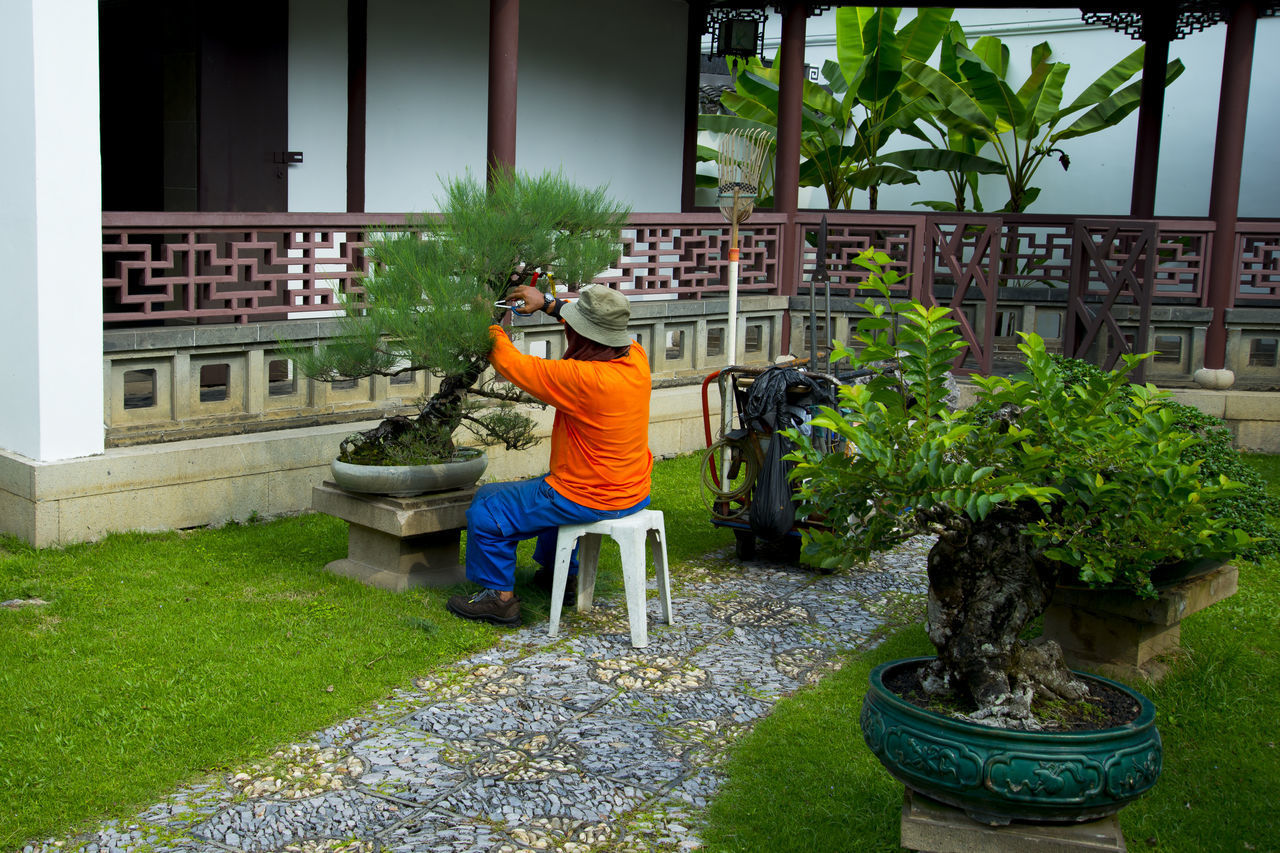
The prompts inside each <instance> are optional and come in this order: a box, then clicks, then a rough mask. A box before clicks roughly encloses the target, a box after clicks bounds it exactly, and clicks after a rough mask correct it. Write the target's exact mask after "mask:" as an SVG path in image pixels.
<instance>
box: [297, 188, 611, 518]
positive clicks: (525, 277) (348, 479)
mask: <svg viewBox="0 0 1280 853" xmlns="http://www.w3.org/2000/svg"><path fill="white" fill-rule="evenodd" d="M628 212H629V211H628V210H627V209H626V208H625V207H623V206H621V205H619V204H617V203H615V202H613V201H611V200H610V199H609V198H608V196H607V195H606V193H605V191H604V189H603V188H600V189H583V188H580V187H577V186H574V185H573V184H571V183H570V182H569V181H568V180H566V179H565V178H564V177H563V175H560V174H558V173H545V174H542V175H540V176H528V175H524V174H520V173H514V172H503V173H498V174H496V175H495V176H494V179H493V180H492V181H491V182H490V185H489V186H488V187H486V186H484V185H482V184H481V183H480V182H478V181H476V180H475V179H473V178H472V177H470V176H468V177H465V178H460V179H455V180H452V181H450V182H449V183H448V184H447V185H446V188H445V197H444V199H443V203H442V210H441V212H440V214H439V216H437V217H421V218H419V219H417V220H416V221H414V222H411V223H410V227H409V228H407V229H403V230H387V231H386V232H385V233H384V234H382V235H381V236H380V237H378V238H375V239H374V240H373V241H372V245H371V246H370V247H369V248H368V249H367V258H368V273H367V274H366V275H365V276H364V277H363V279H362V280H361V282H360V285H361V288H362V291H363V292H362V293H359V294H357V295H355V296H353V297H351V298H348V299H347V300H346V301H345V302H344V308H345V316H344V317H343V318H342V326H341V331H340V334H339V335H338V336H337V337H335V338H333V339H332V340H330V341H327V342H325V343H323V344H321V345H319V346H317V347H316V348H314V349H311V350H305V349H299V348H295V349H294V350H292V351H291V352H290V355H291V357H292V358H293V359H294V361H295V363H296V364H297V365H298V368H299V370H300V371H301V372H302V373H303V374H305V375H306V376H309V377H311V378H313V379H318V380H321V381H325V382H331V381H335V380H339V379H349V378H363V377H368V376H397V375H400V374H403V373H406V372H409V371H425V372H426V373H427V374H430V375H431V376H434V377H436V378H437V380H438V383H437V385H436V389H435V391H434V392H433V393H432V394H431V395H430V396H428V397H426V398H425V399H423V400H421V401H420V402H419V403H418V405H417V409H418V412H417V414H416V415H413V416H403V415H396V416H393V417H389V418H386V419H384V420H383V421H382V422H381V423H379V424H378V425H377V426H376V427H374V428H372V429H369V430H366V431H364V432H361V433H358V434H356V435H353V436H351V437H350V438H348V439H346V440H345V441H343V442H342V446H341V450H340V455H339V458H338V460H337V461H336V462H335V464H334V474H335V481H336V482H338V484H339V485H342V486H344V487H345V488H348V489H350V490H352V491H366V492H384V493H390V494H414V493H422V492H427V491H436V490H440V489H444V488H458V487H460V486H463V485H467V484H468V483H467V481H468V480H469V481H470V482H474V481H475V480H476V479H478V478H479V476H480V475H481V474H482V473H483V471H484V467H485V460H484V455H483V451H481V450H480V449H478V448H472V449H460V448H459V447H458V446H457V445H456V442H457V441H459V435H460V429H461V428H462V427H464V426H465V427H466V428H467V430H469V432H470V433H471V434H472V436H474V441H475V443H477V444H481V445H485V446H492V445H495V444H502V445H504V446H505V447H506V448H507V449H509V450H519V449H524V448H527V447H529V446H531V445H532V444H534V443H535V442H536V441H537V439H536V437H535V436H534V435H533V429H534V424H533V421H532V420H531V419H530V418H528V417H527V416H525V415H523V414H522V413H520V412H519V411H517V410H516V409H515V408H514V403H515V402H517V401H518V400H520V399H521V398H520V396H519V392H518V389H512V388H510V387H502V386H500V385H498V384H496V383H494V382H485V383H481V382H480V379H481V377H482V376H483V375H484V373H485V371H486V369H487V368H488V354H489V350H490V346H491V343H490V338H489V330H488V329H489V326H490V325H491V324H493V323H495V322H498V321H499V320H500V319H501V318H502V317H503V316H504V315H505V314H506V310H507V309H506V308H505V307H500V306H498V305H496V303H497V302H499V301H501V300H503V299H504V297H505V296H506V294H507V292H508V290H509V289H510V288H511V287H512V286H513V285H516V284H523V283H527V282H528V281H530V280H531V279H533V280H536V278H538V277H539V276H541V277H545V278H544V280H547V281H550V280H551V277H552V276H554V279H555V280H558V281H560V282H562V283H564V284H567V285H570V286H573V285H576V284H578V283H582V282H586V281H590V280H591V279H592V278H593V277H594V276H596V275H598V274H599V273H600V271H601V270H604V269H607V268H608V267H609V266H611V265H612V264H613V263H615V262H616V261H617V259H618V257H619V254H620V250H621V247H620V243H619V234H620V231H621V229H622V227H623V225H624V224H625V222H626V218H627V216H628ZM472 397H479V398H484V399H487V400H488V401H489V403H488V404H487V405H484V404H482V403H478V402H477V401H474V400H471V399H470V398H472ZM441 466H444V467H443V468H442V467H441ZM375 468H376V469H388V470H380V471H378V472H377V475H376V476H373V477H369V476H365V475H366V474H367V473H368V471H369V470H370V469H375ZM458 469H461V470H458ZM454 471H457V472H458V476H456V477H455V476H454V474H453V472H454ZM383 475H385V478H384V476H383Z"/></svg>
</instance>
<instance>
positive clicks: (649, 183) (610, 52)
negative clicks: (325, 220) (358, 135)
mask: <svg viewBox="0 0 1280 853" xmlns="http://www.w3.org/2000/svg"><path fill="white" fill-rule="evenodd" d="M686 20H687V7H686V6H685V4H684V3H682V2H679V0H664V2H656V3H655V2H638V0H525V2H523V3H521V4H520V53H519V67H520V79H519V89H518V91H517V115H516V122H517V125H516V168H517V169H520V170H522V171H526V172H540V171H542V170H544V169H551V170H555V169H561V168H563V169H564V171H565V174H566V175H567V176H568V177H569V178H570V179H572V180H574V181H576V182H579V183H582V184H586V185H590V186H598V185H600V184H608V185H609V188H610V192H611V194H612V195H613V196H614V197H615V198H617V199H619V200H621V201H624V202H626V203H627V204H630V205H631V206H632V207H633V209H635V210H637V211H668V210H678V209H679V207H680V186H681V176H680V171H681V145H682V139H683V133H684V123H683V122H684V118H683V104H684V73H685V66H684V46H685V29H686ZM488 52H489V4H488V3H487V2H480V0H476V2H471V3H421V2H416V0H372V2H370V3H369V60H368V112H367V134H366V136H367V142H366V146H367V152H366V170H365V208H366V209H367V210H370V211H383V212H386V211H421V210H435V209H437V205H436V199H437V198H438V197H439V196H440V194H441V180H442V179H448V178H451V177H454V176H458V175H461V174H463V173H464V172H466V171H467V170H470V171H471V172H472V174H474V175H475V176H476V177H477V178H480V177H482V176H483V175H484V168H485V147H486V142H487V138H488V111H487V98H488V67H489V66H488ZM290 70H291V75H292V70H293V69H292V64H291V69H290ZM291 106H292V104H291ZM292 127H293V124H292V120H291V132H292ZM291 144H292V143H291ZM307 158H308V160H309V159H310V153H309V152H308V153H307ZM304 168H305V167H304ZM293 174H296V172H295V173H293ZM290 180H291V181H292V180H293V176H292V175H291V178H290ZM344 186H345V184H344ZM290 195H291V199H290V207H291V209H299V208H297V207H296V206H295V205H294V204H293V198H292V192H291V194H290Z"/></svg>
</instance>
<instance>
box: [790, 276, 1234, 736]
mask: <svg viewBox="0 0 1280 853" xmlns="http://www.w3.org/2000/svg"><path fill="white" fill-rule="evenodd" d="M893 277H894V276H893V274H892V273H883V274H880V275H874V276H872V278H871V280H870V282H869V284H868V286H869V287H870V288H871V289H873V290H875V291H876V292H878V293H879V294H880V296H881V297H882V298H881V299H879V300H877V299H875V298H871V299H868V300H867V301H866V302H865V303H864V304H863V308H864V309H865V310H866V311H867V312H868V314H869V316H868V317H866V318H865V319H864V320H863V321H862V322H860V323H859V324H858V331H857V333H856V335H855V341H856V343H857V344H858V345H860V349H859V351H857V352H855V351H852V350H850V349H848V348H845V347H843V346H841V345H839V344H837V345H836V352H835V357H836V358H838V359H840V358H845V359H848V360H849V361H851V362H852V363H853V365H854V366H856V367H864V366H875V365H880V364H883V363H885V362H892V363H895V364H896V365H897V370H896V371H889V372H885V373H884V374H883V375H882V376H880V377H879V378H877V379H873V380H872V381H871V382H869V383H868V384H865V385H849V386H843V387H841V388H840V389H839V401H838V404H837V407H836V408H826V409H823V410H822V411H821V414H819V415H818V416H817V417H816V418H815V419H814V426H818V427H825V428H826V429H829V430H833V431H834V432H836V433H838V434H839V435H840V436H841V437H843V438H844V439H845V441H846V443H847V452H846V453H844V454H831V453H828V454H823V453H820V452H818V451H816V450H815V449H814V448H813V446H812V445H811V444H810V443H809V441H808V439H807V438H806V437H805V436H803V435H801V434H799V433H798V432H796V433H795V434H793V435H792V439H793V440H794V441H796V442H797V444H798V449H797V451H796V452H795V454H794V458H795V459H796V461H797V466H796V469H795V471H794V475H793V476H794V479H795V482H796V484H797V493H798V495H799V496H800V498H801V499H802V504H803V511H804V512H806V513H807V514H808V515H809V516H810V517H811V518H817V519H822V521H823V523H822V525H821V526H819V527H815V528H813V529H811V530H810V531H809V532H808V534H807V537H806V544H805V550H806V553H807V554H808V555H809V557H810V558H811V559H813V560H814V561H815V562H818V563H820V564H822V565H826V566H834V565H840V564H852V563H854V562H856V561H858V560H861V559H864V558H865V557H866V556H868V555H869V554H870V553H872V552H874V551H878V550H882V549H887V548H890V547H892V546H893V545H895V544H897V543H899V542H901V541H903V540H904V539H907V538H908V537H912V536H916V535H920V534H926V533H928V534H935V535H936V536H937V541H936V543H935V544H934V546H933V548H932V550H931V551H930V553H929V559H928V578H929V599H928V633H929V638H930V640H931V641H932V642H933V644H934V646H935V647H936V648H937V651H938V657H937V660H936V661H935V662H934V663H933V664H932V665H931V668H930V670H929V672H928V673H927V675H926V677H925V678H924V679H923V680H924V686H925V689H926V690H927V691H931V692H939V693H940V692H943V691H953V692H954V693H955V694H956V695H957V696H958V698H959V699H960V700H962V701H968V702H971V703H972V708H973V713H972V715H971V716H972V718H973V719H978V720H988V721H993V722H994V721H999V722H1001V723H1002V724H1005V725H1014V726H1034V725H1035V723H1034V717H1033V714H1032V711H1031V708H1032V703H1033V701H1034V700H1035V699H1036V698H1044V699H1052V698H1061V699H1067V700H1075V699H1079V698H1081V696H1083V695H1084V694H1085V692H1086V691H1087V688H1086V687H1085V685H1084V684H1083V683H1081V682H1080V681H1079V680H1077V679H1075V678H1073V676H1072V673H1071V671H1070V670H1069V669H1068V668H1067V667H1066V665H1065V664H1064V663H1063V661H1062V659H1061V653H1060V651H1059V650H1058V649H1057V647H1056V646H1055V645H1054V644H1052V643H1044V644H1032V643H1028V642H1026V641H1025V640H1023V639H1022V638H1021V637H1020V635H1021V634H1022V633H1023V630H1024V628H1026V626H1027V624H1028V623H1029V622H1030V621H1031V620H1032V619H1034V618H1035V617H1036V616H1037V615H1039V614H1040V613H1041V612H1042V611H1043V610H1044V608H1045V606H1046V605H1047V604H1048V602H1049V600H1050V597H1051V596H1052V594H1053V590H1054V587H1055V586H1056V584H1057V583H1058V581H1059V579H1060V578H1064V577H1066V578H1071V579H1076V580H1079V581H1084V582H1087V583H1090V584H1098V585H1117V586H1123V587H1128V588H1130V589H1132V590H1134V591H1135V592H1137V593H1140V594H1143V593H1146V594H1149V593H1150V592H1151V591H1152V586H1151V580H1150V578H1151V572H1152V570H1153V569H1155V567H1156V566H1157V565H1160V564H1162V563H1166V562H1170V561H1180V560H1194V559H1197V558H1200V557H1204V556H1214V555H1227V554H1230V553H1232V552H1234V551H1235V550H1237V549H1239V548H1241V547H1244V546H1246V545H1247V544H1248V543H1249V540H1248V537H1247V536H1246V535H1245V534H1244V533H1242V532H1240V531H1239V530H1237V529H1235V528H1234V526H1233V525H1232V524H1231V523H1230V522H1229V520H1227V519H1225V518H1222V517H1219V516H1218V514H1217V512H1216V508H1217V506H1218V504H1219V501H1220V500H1221V499H1222V498H1223V497H1224V496H1226V495H1229V494H1231V493H1232V491H1233V489H1234V485H1233V484H1232V483H1230V481H1228V480H1226V478H1213V479H1212V480H1209V479H1207V478H1204V477H1203V476H1202V475H1201V471H1200V467H1201V466H1200V463H1199V462H1189V463H1188V462H1184V461H1183V456H1184V454H1185V453H1186V452H1187V451H1188V449H1189V448H1190V447H1191V446H1192V445H1193V444H1194V443H1195V442H1196V441H1197V439H1196V438H1195V437H1194V436H1192V435H1191V434H1189V433H1187V432H1184V431H1182V430H1181V429H1179V428H1178V425H1177V420H1176V416H1175V414H1174V411H1173V410H1172V409H1171V408H1170V407H1169V406H1168V405H1167V404H1166V402H1165V400H1164V396H1163V394H1162V393H1161V392H1158V391H1157V390H1156V389H1155V388H1153V387H1151V386H1140V385H1132V384H1130V383H1129V382H1128V381H1127V379H1126V377H1125V373H1126V372H1127V371H1128V370H1130V369H1132V367H1133V365H1134V364H1136V362H1137V360H1138V359H1139V358H1140V357H1129V358H1127V359H1126V361H1125V365H1124V368H1123V370H1120V371H1115V372H1112V373H1101V372H1099V373H1098V374H1097V375H1094V376H1089V377H1086V378H1084V379H1082V380H1081V381H1079V382H1077V383H1074V384H1070V385H1069V384H1067V383H1064V382H1063V378H1062V374H1061V373H1060V372H1059V370H1058V369H1057V368H1056V367H1055V365H1054V363H1053V361H1052V359H1051V357H1050V356H1049V355H1048V353H1046V351H1045V347H1044V342H1043V341H1042V340H1041V339H1040V338H1039V337H1038V336H1036V335H1023V342H1022V344H1021V345H1020V349H1021V350H1022V352H1023V354H1024V355H1025V357H1026V373H1025V374H1024V375H1021V376H1017V377H1014V378H1002V377H994V376H993V377H981V376H975V377H973V381H974V383H975V384H976V385H977V391H978V402H977V404H976V405H974V406H972V407H970V408H967V409H958V410H954V409H952V408H950V407H948V405H947V404H946V397H947V389H946V386H945V382H946V379H947V376H948V371H949V367H950V365H951V363H952V360H953V359H954V357H955V355H956V353H957V350H958V349H959V348H960V347H962V346H963V342H962V340H961V338H960V336H959V335H958V334H956V333H955V332H954V331H953V328H954V327H955V326H956V325H957V324H956V322H955V321H954V320H951V319H949V317H948V313H949V312H948V309H946V308H941V307H925V306H922V305H921V304H920V303H918V302H914V301H912V302H907V303H900V304H896V305H893V304H890V303H889V301H888V296H889V291H888V287H887V284H890V283H892V278H893ZM895 314H896V315H897V317H896V319H895V318H894V315H895ZM891 330H893V331H894V335H893V337H895V338H896V339H891V334H890V331H891Z"/></svg>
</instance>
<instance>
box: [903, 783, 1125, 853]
mask: <svg viewBox="0 0 1280 853" xmlns="http://www.w3.org/2000/svg"><path fill="white" fill-rule="evenodd" d="M901 843H902V846H903V847H905V848H907V849H908V850H916V851H921V853H926V851H927V853H1026V851H1028V850H1034V851H1036V853H1085V851H1089V853H1118V852H1119V851H1124V850H1126V849H1127V848H1126V847H1125V844H1124V836H1123V835H1121V834H1120V821H1118V820H1117V819H1116V817H1115V815H1112V816H1111V817H1106V818H1103V819H1102V820H1095V821H1090V822H1089V823H1073V824H1067V825H1063V826H1050V825H1046V824H1034V823H1011V824H1009V825H1008V826H987V825H985V824H981V823H976V822H974V821H972V820H970V819H969V818H968V817H966V816H965V813H964V812H963V811H961V810H960V809H957V808H953V807H951V806H948V805H944V804H942V803H939V802H937V801H935V800H931V799H929V798H928V797H925V796H923V795H921V794H918V793H916V792H915V791H912V790H911V789H910V788H907V789H906V795H905V796H904V797H903V800H902V841H901Z"/></svg>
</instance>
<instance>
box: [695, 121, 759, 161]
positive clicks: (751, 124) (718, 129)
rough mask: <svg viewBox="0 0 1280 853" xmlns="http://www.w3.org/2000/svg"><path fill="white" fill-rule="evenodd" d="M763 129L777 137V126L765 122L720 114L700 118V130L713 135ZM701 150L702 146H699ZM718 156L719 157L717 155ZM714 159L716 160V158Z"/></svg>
mask: <svg viewBox="0 0 1280 853" xmlns="http://www.w3.org/2000/svg"><path fill="white" fill-rule="evenodd" d="M757 128H759V129H762V130H767V131H769V135H770V136H773V137H776V136H777V134H778V130H777V127H776V125H773V124H768V123H765V122H759V121H752V120H751V119H748V118H743V117H742V116H730V115H722V114H720V113H701V114H699V116H698V130H706V131H709V132H711V133H728V132H729V131H731V130H755V129H757ZM698 147H699V148H701V147H702V146H698ZM717 156H719V155H718V154H717ZM712 159H715V158H714V157H713V158H712Z"/></svg>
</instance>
